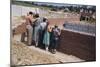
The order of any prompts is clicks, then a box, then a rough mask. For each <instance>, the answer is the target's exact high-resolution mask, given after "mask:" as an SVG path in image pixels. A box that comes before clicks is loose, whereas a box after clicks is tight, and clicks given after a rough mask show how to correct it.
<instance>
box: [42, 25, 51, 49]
mask: <svg viewBox="0 0 100 67" xmlns="http://www.w3.org/2000/svg"><path fill="white" fill-rule="evenodd" d="M43 44H44V45H45V49H46V51H48V49H49V45H50V28H49V26H48V25H47V27H46V29H45V32H44V37H43Z"/></svg>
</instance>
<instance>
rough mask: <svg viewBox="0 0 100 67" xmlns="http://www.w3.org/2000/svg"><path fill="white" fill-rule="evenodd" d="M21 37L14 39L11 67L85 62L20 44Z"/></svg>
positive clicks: (17, 36) (70, 56)
mask: <svg viewBox="0 0 100 67" xmlns="http://www.w3.org/2000/svg"><path fill="white" fill-rule="evenodd" d="M19 38H20V35H16V36H15V37H14V38H12V44H11V65H34V64H52V63H67V62H81V61H84V60H82V59H80V58H77V57H75V56H72V55H67V54H64V53H61V52H58V51H57V53H56V54H52V53H50V52H48V51H45V50H43V49H40V48H39V47H34V46H27V44H24V43H22V42H20V39H19Z"/></svg>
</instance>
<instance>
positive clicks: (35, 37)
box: [33, 14, 42, 47]
mask: <svg viewBox="0 0 100 67" xmlns="http://www.w3.org/2000/svg"><path fill="white" fill-rule="evenodd" d="M34 18H36V20H35V22H34V32H33V41H34V42H35V46H36V47H37V46H38V42H39V30H40V23H41V22H42V21H41V18H39V14H36V15H35V16H34Z"/></svg>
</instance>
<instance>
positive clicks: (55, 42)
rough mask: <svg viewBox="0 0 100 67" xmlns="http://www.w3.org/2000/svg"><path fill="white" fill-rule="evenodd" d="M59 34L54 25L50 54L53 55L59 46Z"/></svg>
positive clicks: (59, 31)
mask: <svg viewBox="0 0 100 67" xmlns="http://www.w3.org/2000/svg"><path fill="white" fill-rule="evenodd" d="M60 34H61V30H60V29H59V28H58V26H57V25H55V27H54V28H53V29H52V33H51V52H52V53H53V54H55V53H56V48H57V46H58V44H59V39H60Z"/></svg>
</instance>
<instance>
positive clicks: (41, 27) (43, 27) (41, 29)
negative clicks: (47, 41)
mask: <svg viewBox="0 0 100 67" xmlns="http://www.w3.org/2000/svg"><path fill="white" fill-rule="evenodd" d="M47 25H48V20H47V19H46V18H43V22H41V23H40V35H39V36H40V39H39V42H40V44H41V47H43V37H44V33H45V29H46V27H47Z"/></svg>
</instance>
